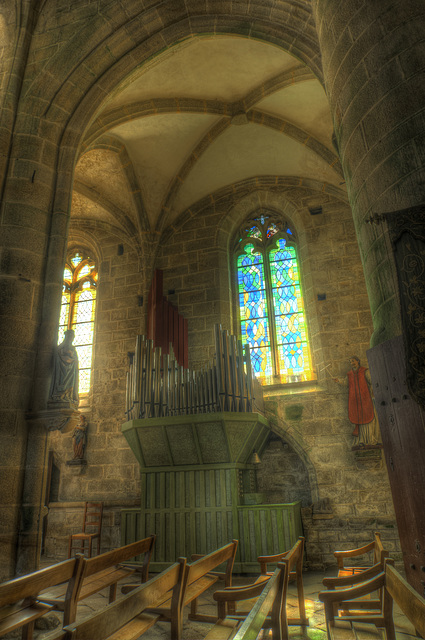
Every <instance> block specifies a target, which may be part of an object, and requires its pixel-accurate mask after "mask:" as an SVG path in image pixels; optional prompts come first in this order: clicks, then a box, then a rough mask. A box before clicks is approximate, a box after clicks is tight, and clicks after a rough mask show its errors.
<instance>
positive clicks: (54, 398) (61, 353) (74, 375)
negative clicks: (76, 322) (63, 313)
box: [49, 329, 79, 409]
mask: <svg viewBox="0 0 425 640" xmlns="http://www.w3.org/2000/svg"><path fill="white" fill-rule="evenodd" d="M74 337H75V333H74V331H73V330H72V329H68V331H65V338H64V340H63V342H61V344H60V345H58V346H57V347H56V349H55V353H54V358H53V375H52V383H51V386H50V394H49V404H50V405H52V404H53V405H66V406H68V407H71V408H75V409H76V408H77V407H78V401H79V398H78V354H77V350H76V348H75V347H74V345H73V344H72V341H73V340H74Z"/></svg>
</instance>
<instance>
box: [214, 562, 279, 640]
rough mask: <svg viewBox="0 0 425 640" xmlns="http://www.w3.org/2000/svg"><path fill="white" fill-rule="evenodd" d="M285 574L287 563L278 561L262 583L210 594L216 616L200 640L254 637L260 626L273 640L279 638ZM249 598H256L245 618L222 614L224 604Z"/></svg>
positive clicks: (229, 639)
mask: <svg viewBox="0 0 425 640" xmlns="http://www.w3.org/2000/svg"><path fill="white" fill-rule="evenodd" d="M286 573H287V566H286V565H285V564H284V563H281V564H278V566H277V568H276V570H275V571H274V572H273V573H272V575H271V576H269V577H268V578H267V579H266V580H263V582H254V583H253V584H251V585H245V586H243V587H232V588H230V589H223V590H222V591H216V592H215V594H214V596H213V597H214V599H215V600H217V602H218V611H219V618H218V620H217V622H216V623H215V624H214V626H213V627H212V628H211V629H210V631H208V633H207V635H206V636H205V638H204V640H231V639H232V640H233V639H236V638H238V639H239V640H242V639H245V638H246V639H248V638H254V637H255V638H256V637H257V635H258V633H259V632H260V629H262V628H263V626H265V627H267V628H271V629H272V634H273V638H274V639H275V640H277V639H278V640H282V638H283V637H284V636H283V635H282V624H284V619H285V618H284V615H283V612H282V608H283V609H285V608H286V603H285V600H286V593H285V583H287V580H286ZM253 598H257V600H256V602H255V604H254V606H253V607H252V608H251V610H250V611H249V612H248V613H247V614H246V617H244V616H242V615H235V616H233V615H232V614H228V615H226V605H229V604H233V605H234V604H235V603H236V602H240V601H243V600H251V599H253ZM220 616H221V617H220Z"/></svg>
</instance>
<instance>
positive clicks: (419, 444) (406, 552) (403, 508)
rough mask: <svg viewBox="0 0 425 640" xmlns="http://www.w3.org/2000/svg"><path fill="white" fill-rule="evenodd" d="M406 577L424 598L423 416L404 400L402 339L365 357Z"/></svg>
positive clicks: (406, 392) (407, 397) (410, 401)
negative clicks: (371, 385)
mask: <svg viewBox="0 0 425 640" xmlns="http://www.w3.org/2000/svg"><path fill="white" fill-rule="evenodd" d="M367 357H368V361H369V368H370V374H371V378H372V383H373V390H374V394H375V404H376V411H377V414H378V419H379V425H380V429H381V435H382V443H383V445H384V453H385V459H386V463H387V470H388V476H389V479H390V485H391V492H392V497H393V502H394V510H395V514H396V520H397V526H398V530H399V536H400V543H401V548H402V551H403V559H404V566H405V570H406V577H407V579H408V581H409V583H410V584H411V585H412V586H413V587H414V588H415V589H416V590H417V591H418V592H419V593H420V594H421V595H422V596H423V595H425V412H424V410H423V409H422V408H421V407H420V405H419V404H417V402H416V401H415V400H413V399H412V398H411V396H410V393H409V390H408V388H407V384H406V365H405V357H404V347H403V340H402V336H398V337H397V338H393V339H392V340H389V341H388V342H384V343H382V344H380V345H378V346H376V347H374V348H373V349H370V350H369V351H368V352H367Z"/></svg>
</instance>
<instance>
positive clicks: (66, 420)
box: [26, 403, 80, 433]
mask: <svg viewBox="0 0 425 640" xmlns="http://www.w3.org/2000/svg"><path fill="white" fill-rule="evenodd" d="M26 417H27V420H28V422H29V423H30V424H31V425H38V426H42V427H44V428H45V429H46V430H47V431H61V432H62V433H68V432H69V431H72V430H73V429H74V428H75V426H76V424H77V422H78V419H79V417H80V412H79V411H78V410H77V409H76V408H74V407H72V406H70V405H69V404H67V405H64V403H60V404H59V403H57V404H56V403H48V405H47V409H44V410H42V411H37V412H35V413H28V414H27V416H26Z"/></svg>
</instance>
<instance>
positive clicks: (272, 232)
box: [236, 212, 312, 383]
mask: <svg viewBox="0 0 425 640" xmlns="http://www.w3.org/2000/svg"><path fill="white" fill-rule="evenodd" d="M236 255H237V278H238V292H239V316H240V323H241V334H242V342H243V343H244V344H248V345H249V348H250V352H251V361H252V366H253V368H254V372H255V375H256V376H257V377H258V378H260V380H261V381H263V382H268V383H273V382H276V381H279V382H283V383H286V382H298V381H302V380H310V379H311V378H312V368H311V359H310V353H309V347H308V340H307V329H306V323H305V316H304V304H303V299H302V292H301V284H300V277H299V271H298V258H297V247H296V240H295V237H294V234H293V232H292V231H291V229H290V228H289V227H288V225H287V224H285V223H283V222H282V221H280V220H278V219H277V217H275V216H273V214H271V213H269V212H267V213H266V212H265V213H261V212H260V213H259V214H258V216H256V217H255V218H253V219H251V220H249V221H248V222H247V223H245V225H243V227H242V228H241V230H240V235H239V239H238V243H237V247H236Z"/></svg>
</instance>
